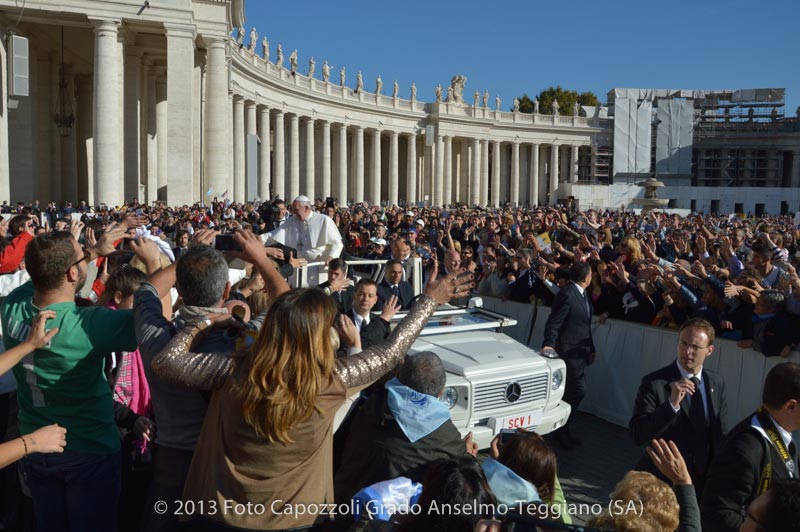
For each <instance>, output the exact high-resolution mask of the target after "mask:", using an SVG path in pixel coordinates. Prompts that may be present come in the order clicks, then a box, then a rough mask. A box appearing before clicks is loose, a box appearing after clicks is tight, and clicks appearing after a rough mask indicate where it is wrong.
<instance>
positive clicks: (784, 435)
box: [750, 415, 797, 478]
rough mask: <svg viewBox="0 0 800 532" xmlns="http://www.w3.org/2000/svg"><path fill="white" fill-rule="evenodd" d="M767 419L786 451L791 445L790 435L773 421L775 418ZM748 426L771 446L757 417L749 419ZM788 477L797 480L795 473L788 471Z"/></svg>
mask: <svg viewBox="0 0 800 532" xmlns="http://www.w3.org/2000/svg"><path fill="white" fill-rule="evenodd" d="M769 418H770V420H772V424H773V425H775V428H777V429H778V434H779V435H780V437H781V439H782V440H783V444H784V445H785V446H786V449H789V445H791V444H792V433H791V432H789V431H788V430H786V429H785V428H783V427H781V426H780V425H778V422H777V421H775V418H773V417H772V416H769ZM750 426H751V427H753V428H754V429H756V430H757V431H758V432H760V433H761V435H762V436H764V438H765V439H766V440H767V442H769V444H770V445H772V441H771V440H770V439H769V436H768V435H767V431H766V430H764V427H762V426H761V423H760V422H759V421H758V416H755V415H754V416H753V417H752V418H751V419H750ZM792 459H794V457H792ZM789 475H791V477H792V478H797V472H796V471H789Z"/></svg>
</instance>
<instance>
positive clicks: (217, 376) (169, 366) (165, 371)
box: [152, 320, 237, 390]
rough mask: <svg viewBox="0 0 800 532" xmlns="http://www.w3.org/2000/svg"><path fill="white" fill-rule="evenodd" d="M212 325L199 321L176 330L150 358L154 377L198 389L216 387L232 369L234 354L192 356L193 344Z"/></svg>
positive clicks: (220, 384)
mask: <svg viewBox="0 0 800 532" xmlns="http://www.w3.org/2000/svg"><path fill="white" fill-rule="evenodd" d="M210 324H211V322H209V321H208V320H204V321H200V322H196V323H193V324H191V325H187V326H186V327H184V328H183V329H181V330H179V331H178V332H177V334H175V336H173V337H172V339H171V340H170V341H169V342H168V343H167V345H166V346H164V349H162V350H161V352H160V353H159V354H158V355H157V356H156V357H155V358H154V359H153V363H152V367H153V371H154V372H155V374H156V375H158V376H159V377H161V378H162V379H164V380H167V381H169V382H172V383H174V384H178V385H180V386H185V387H187V388H193V389H197V390H213V389H215V388H219V387H220V386H222V384H223V383H224V382H225V379H227V378H228V375H230V374H231V371H232V370H233V361H234V358H236V356H237V355H236V354H235V353H233V352H229V353H193V352H191V351H190V350H189V349H190V347H191V346H192V342H194V341H195V339H196V338H197V337H198V336H200V335H201V334H203V331H204V330H205V329H206V328H207V327H209V326H210Z"/></svg>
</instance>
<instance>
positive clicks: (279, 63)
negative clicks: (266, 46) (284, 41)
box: [275, 44, 283, 68]
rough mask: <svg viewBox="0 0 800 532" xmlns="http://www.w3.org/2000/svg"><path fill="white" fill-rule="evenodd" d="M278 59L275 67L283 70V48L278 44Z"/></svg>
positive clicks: (276, 53)
mask: <svg viewBox="0 0 800 532" xmlns="http://www.w3.org/2000/svg"><path fill="white" fill-rule="evenodd" d="M275 55H277V57H276V58H275V66H276V67H278V68H283V47H282V46H281V45H280V44H278V50H277V51H276V52H275Z"/></svg>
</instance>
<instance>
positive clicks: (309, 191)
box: [300, 118, 317, 203]
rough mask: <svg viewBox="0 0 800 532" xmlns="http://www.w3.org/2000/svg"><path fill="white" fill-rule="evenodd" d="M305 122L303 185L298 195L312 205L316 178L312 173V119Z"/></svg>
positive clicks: (313, 172)
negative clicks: (306, 197) (305, 198)
mask: <svg viewBox="0 0 800 532" xmlns="http://www.w3.org/2000/svg"><path fill="white" fill-rule="evenodd" d="M305 122H306V123H305V131H306V139H305V143H304V144H305V150H306V151H305V154H306V161H305V165H304V166H305V168H304V172H303V184H302V186H301V187H300V193H301V194H303V195H304V196H308V198H309V199H310V200H311V202H312V203H313V202H314V199H315V196H316V192H317V191H316V189H315V185H316V183H315V180H316V178H317V176H316V173H315V171H314V119H313V118H307V119H306V121H305Z"/></svg>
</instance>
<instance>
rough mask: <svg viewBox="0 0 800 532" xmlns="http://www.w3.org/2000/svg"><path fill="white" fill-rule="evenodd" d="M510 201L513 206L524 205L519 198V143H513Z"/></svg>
mask: <svg viewBox="0 0 800 532" xmlns="http://www.w3.org/2000/svg"><path fill="white" fill-rule="evenodd" d="M509 196H510V197H509V199H510V200H511V203H512V204H513V205H515V206H516V205H519V204H521V203H522V199H521V198H520V197H519V142H517V141H514V142H512V143H511V190H510V195H509Z"/></svg>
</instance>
